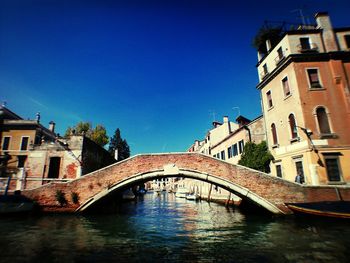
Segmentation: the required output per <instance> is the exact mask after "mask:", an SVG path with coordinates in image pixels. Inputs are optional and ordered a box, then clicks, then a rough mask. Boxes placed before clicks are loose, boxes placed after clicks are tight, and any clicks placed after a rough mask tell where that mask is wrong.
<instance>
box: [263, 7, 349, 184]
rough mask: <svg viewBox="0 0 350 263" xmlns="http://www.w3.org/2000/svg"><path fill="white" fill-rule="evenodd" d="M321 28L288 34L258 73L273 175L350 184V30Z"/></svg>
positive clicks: (321, 19) (321, 21) (321, 20)
mask: <svg viewBox="0 0 350 263" xmlns="http://www.w3.org/2000/svg"><path fill="white" fill-rule="evenodd" d="M315 19H316V23H317V24H316V25H314V26H300V27H299V28H298V29H296V30H290V31H286V32H284V34H283V35H282V37H281V39H280V41H278V42H277V44H276V45H274V46H271V43H270V41H269V40H267V41H266V42H267V45H266V46H267V53H265V54H262V53H261V52H259V53H258V58H259V61H258V64H257V70H258V74H259V84H258V85H257V89H259V90H260V92H261V100H262V110H263V116H264V120H265V126H266V132H267V141H268V145H269V149H270V151H271V153H272V154H273V156H274V158H275V161H274V162H273V164H272V165H271V171H272V174H273V175H275V176H278V177H282V178H285V179H287V180H290V181H294V178H295V176H296V174H297V173H302V174H303V175H304V177H305V181H306V183H307V184H312V185H319V184H339V183H347V182H349V181H350V162H349V159H350V132H349V131H350V130H349V127H350V95H349V94H350V90H349V87H350V85H349V84H350V83H349V79H350V52H349V51H350V28H333V27H332V25H331V21H330V18H329V16H328V14H327V13H318V14H316V16H315Z"/></svg>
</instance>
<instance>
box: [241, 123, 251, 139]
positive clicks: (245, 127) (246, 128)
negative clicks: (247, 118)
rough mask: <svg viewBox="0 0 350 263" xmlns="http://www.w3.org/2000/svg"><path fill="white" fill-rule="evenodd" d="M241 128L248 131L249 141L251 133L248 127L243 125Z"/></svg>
mask: <svg viewBox="0 0 350 263" xmlns="http://www.w3.org/2000/svg"><path fill="white" fill-rule="evenodd" d="M243 128H244V129H245V130H247V131H248V136H249V142H252V135H251V133H250V129H249V128H248V127H247V126H246V125H244V126H243Z"/></svg>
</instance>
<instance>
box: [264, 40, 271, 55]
mask: <svg viewBox="0 0 350 263" xmlns="http://www.w3.org/2000/svg"><path fill="white" fill-rule="evenodd" d="M265 43H266V50H267V52H269V51H270V50H271V47H272V46H271V40H270V39H267V40H266V42H265Z"/></svg>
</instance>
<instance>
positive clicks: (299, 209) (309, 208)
mask: <svg viewBox="0 0 350 263" xmlns="http://www.w3.org/2000/svg"><path fill="white" fill-rule="evenodd" d="M286 205H287V207H288V208H289V209H290V210H292V211H293V212H294V213H296V214H302V215H312V216H319V217H333V218H347V219H350V202H349V201H323V202H313V203H288V204H286Z"/></svg>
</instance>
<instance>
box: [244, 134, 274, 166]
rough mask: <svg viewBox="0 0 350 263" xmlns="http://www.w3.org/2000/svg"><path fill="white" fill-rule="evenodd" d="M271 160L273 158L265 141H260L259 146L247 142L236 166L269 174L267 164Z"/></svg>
mask: <svg viewBox="0 0 350 263" xmlns="http://www.w3.org/2000/svg"><path fill="white" fill-rule="evenodd" d="M272 160H273V156H272V154H271V153H270V151H269V149H268V147H267V144H266V142H265V141H262V142H261V143H259V144H255V143H253V142H248V143H246V145H245V146H244V150H243V154H242V156H241V160H239V162H238V164H240V165H243V166H246V167H249V168H252V169H255V170H259V171H262V172H265V173H269V172H270V167H269V164H270V161H272Z"/></svg>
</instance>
